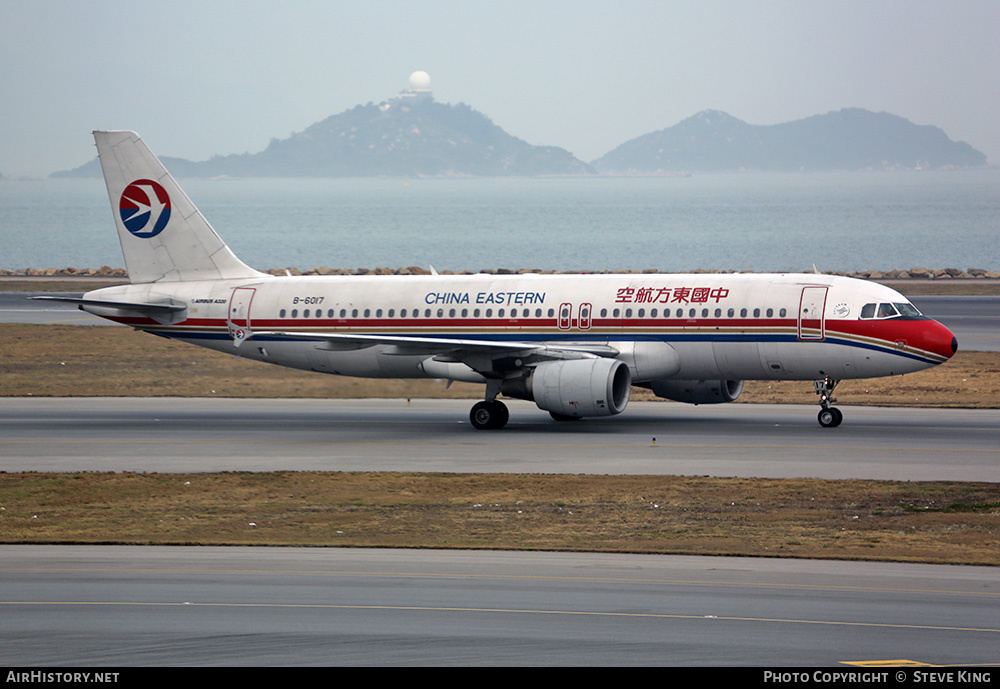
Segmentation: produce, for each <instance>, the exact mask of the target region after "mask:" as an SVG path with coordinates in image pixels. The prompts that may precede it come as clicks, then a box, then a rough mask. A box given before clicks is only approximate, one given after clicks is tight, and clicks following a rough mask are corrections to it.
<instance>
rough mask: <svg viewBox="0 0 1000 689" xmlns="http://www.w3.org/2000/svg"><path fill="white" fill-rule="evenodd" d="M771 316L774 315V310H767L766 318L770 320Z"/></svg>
mask: <svg viewBox="0 0 1000 689" xmlns="http://www.w3.org/2000/svg"><path fill="white" fill-rule="evenodd" d="M773 315H774V309H768V310H767V317H768V318H770V317H771V316H773Z"/></svg>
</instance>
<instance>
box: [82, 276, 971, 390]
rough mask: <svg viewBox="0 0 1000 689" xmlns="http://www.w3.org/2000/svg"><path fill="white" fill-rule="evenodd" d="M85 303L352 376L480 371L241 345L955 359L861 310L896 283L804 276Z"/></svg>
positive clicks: (361, 281) (462, 281)
mask: <svg viewBox="0 0 1000 689" xmlns="http://www.w3.org/2000/svg"><path fill="white" fill-rule="evenodd" d="M88 296H91V297H96V298H102V299H108V300H112V299H120V300H123V301H147V302H155V301H158V300H163V299H165V298H171V299H173V300H176V301H180V302H184V303H186V304H187V305H188V306H187V311H186V312H185V313H184V317H183V318H181V319H175V321H176V322H173V323H166V324H165V323H157V322H155V321H153V320H150V319H144V318H135V317H115V316H114V315H113V314H104V315H108V316H109V317H112V318H114V320H118V321H120V322H125V323H128V324H130V325H133V326H136V327H138V328H141V329H144V330H148V331H151V332H156V333H158V334H161V335H165V336H168V337H173V338H177V339H181V340H185V341H188V342H191V343H193V344H198V345H202V346H206V347H211V348H213V349H217V350H219V351H224V352H229V353H236V354H239V355H241V356H245V357H248V358H253V359H259V360H261V361H268V362H271V363H275V364H280V365H284V366H292V367H295V368H301V369H306V370H314V371H319V372H324V373H335V374H341V375H349V376H364V377H394V378H411V377H434V378H440V377H452V378H455V379H459V380H479V378H477V377H476V376H475V375H471V374H467V373H466V372H465V369H464V367H463V366H464V365H459V366H457V367H452V368H451V369H442V368H440V367H434V366H430V365H429V366H427V367H426V369H427V370H425V367H423V366H422V365H421V364H422V363H423V362H425V361H426V360H428V359H429V356H428V355H427V354H421V353H417V354H412V353H406V352H405V351H399V349H398V348H397V347H395V346H394V345H391V344H372V345H368V346H359V345H357V344H355V345H350V346H348V345H343V346H331V344H330V343H329V342H325V341H322V340H320V339H316V340H315V341H311V340H309V339H308V338H305V337H295V338H286V337H281V336H279V335H270V336H260V337H253V338H252V339H247V340H246V341H245V342H244V341H242V339H241V338H242V337H245V336H246V335H251V334H253V333H255V332H260V331H266V332H275V331H280V332H282V333H296V334H298V335H304V334H307V333H317V334H323V333H345V334H366V335H385V336H409V337H428V338H435V337H438V338H440V337H446V338H474V339H476V340H480V341H501V342H502V341H508V342H510V341H516V342H527V343H548V344H552V343H591V344H607V345H610V346H612V347H614V348H616V349H617V350H619V352H620V354H619V355H618V358H620V359H623V360H624V361H626V363H628V365H629V367H630V368H631V369H632V379H633V381H634V382H640V383H641V382H644V381H649V380H653V379H660V378H674V379H682V380H689V379H733V380H754V379H800V380H811V379H816V378H822V377H824V376H829V377H831V378H835V379H846V378H868V377H876V376H887V375H894V374H901V373H908V372H912V371H916V370H920V369H923V368H927V367H929V366H932V365H935V364H937V363H941V362H942V361H944V360H946V359H947V358H948V357H949V356H950V355H951V353H950V352H946V351H943V350H942V346H943V345H942V344H941V341H943V340H944V339H947V337H946V336H945V334H942V333H937V331H936V330H935V337H930V338H929V337H928V336H927V334H926V333H927V330H928V328H934V327H935V326H936V327H937V329H939V330H944V331H945V332H947V331H946V329H944V328H943V326H940V324H938V323H936V322H935V321H931V320H929V319H926V318H919V319H905V318H901V317H896V318H892V319H885V320H878V319H862V318H861V317H860V316H861V311H862V308H863V307H864V305H865V304H871V303H876V304H878V303H905V302H906V299H905V298H904V297H902V295H900V294H899V293H897V292H895V291H894V290H891V289H889V288H887V287H884V286H881V285H878V284H873V283H868V282H864V281H860V280H854V279H850V278H843V277H831V276H824V275H813V274H781V275H770V274H764V275H757V274H612V275H536V274H526V275H515V276H495V275H487V274H479V275H455V276H451V275H449V276H345V277H273V278H266V279H260V280H213V281H193V282H160V283H153V284H143V285H127V286H122V287H114V288H108V289H104V290H100V291H99V292H92V293H90V294H89V295H88ZM240 329H242V330H243V333H242V335H241V336H240V337H237V335H236V332H237V331H238V330H240ZM947 335H948V336H950V333H947ZM939 340H940V341H939ZM668 350H669V353H668ZM665 353H666V356H663V354H665ZM449 370H450V371H451V372H452V373H453V375H443V374H447V373H448V371H449Z"/></svg>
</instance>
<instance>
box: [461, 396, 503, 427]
mask: <svg viewBox="0 0 1000 689" xmlns="http://www.w3.org/2000/svg"><path fill="white" fill-rule="evenodd" d="M508 419H510V412H509V411H508V410H507V405H506V404H504V403H503V402H500V401H499V400H495V399H494V400H485V401H483V402H477V403H476V404H475V405H474V406H473V407H472V411H470V412H469V420H470V421H472V425H473V426H475V427H476V428H477V429H479V430H481V431H491V430H495V429H498V428H503V427H504V426H506V425H507V420H508Z"/></svg>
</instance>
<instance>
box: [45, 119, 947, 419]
mask: <svg viewBox="0 0 1000 689" xmlns="http://www.w3.org/2000/svg"><path fill="white" fill-rule="evenodd" d="M94 138H95V141H96V143H97V150H98V156H99V158H100V163H101V168H102V170H103V172H104V179H105V182H106V184H107V190H108V197H109V199H110V201H111V206H112V209H113V214H114V217H115V225H116V226H117V229H118V237H119V239H120V241H121V246H122V251H123V253H124V256H125V263H126V268H127V270H128V275H129V280H130V284H127V285H119V286H115V287H107V288H103V289H98V290H93V291H90V292H87V293H86V294H84V295H83V297H81V298H74V297H57V296H45V297H34V298H37V299H54V300H59V301H69V302H72V303H75V304H77V305H78V308H80V309H82V310H84V311H87V312H89V313H92V314H95V315H97V316H102V317H104V318H107V319H110V320H112V321H115V322H118V323H122V324H125V325H129V326H132V327H133V328H136V329H139V330H142V331H145V332H149V333H152V334H154V335H160V336H163V337H168V338H173V339H177V340H182V341H184V342H188V343H191V344H195V345H200V346H203V347H208V348H211V349H214V350H218V351H220V352H226V353H229V354H235V355H238V356H243V357H246V358H249V359H255V360H258V361H264V362H268V363H272V364H278V365H281V366H289V367H292V368H298V369H304V370H308V371H317V372H320V373H328V374H335V375H343V376H360V377H370V378H433V379H446V380H448V381H449V384H450V381H465V382H470V383H479V384H483V385H485V394H484V397H483V400H482V401H479V402H477V403H476V404H475V405H474V406H473V407H472V409H471V411H470V413H469V418H470V421H471V424H472V426H473V427H475V428H477V429H480V430H492V429H499V428H502V427H504V426H505V425H506V424H507V422H508V419H509V411H508V409H507V406H506V405H505V404H504V403H503V402H502V401H500V400H499V399H498V397H500V396H501V395H503V396H506V397H510V398H516V399H522V400H529V401H533V402H534V403H535V404H536V405H537V406H538V408H539V409H542V410H544V411H547V412H549V414H550V415H551V416H552V418H553V419H555V420H557V421H572V420H577V419H581V418H584V417H592V416H593V417H600V416H611V415H615V414H619V413H621V412H623V411H624V410H625V408H626V406H627V405H628V402H629V397H630V394H631V388H632V386H633V385H634V386H639V387H643V388H648V389H649V390H651V391H652V392H653V394H655V395H656V396H658V397H661V398H665V399H670V400H675V401H680V402H687V403H691V404H714V403H725V402H732V401H734V400H736V399H737V398H738V397H739V396H740V394H741V392H742V391H743V385H744V383H743V381H745V380H802V381H813V387H814V390H815V391H816V393H817V394H818V395H819V405H820V411H819V414H818V420H819V423H820V425H821V426H823V427H827V428H834V427H837V426H839V425H840V424H841V422H842V421H843V413H842V412H841V411H840V410H839V409H838V408H837V407H834V406H833V404H832V403H833V402H835V401H836V400H835V399H834V398H833V392H834V389H835V388H836V386H837V384H838V382H840V381H841V380H845V379H852V378H874V377H880V376H894V375H900V374H905V373H910V372H913V371H919V370H921V369H926V368H930V367H932V366H936V365H938V364H941V363H944V362H945V361H947V360H948V359H950V358H951V357H952V356H953V355H954V354H955V352H956V351H957V350H958V340H957V339H956V337H955V336H954V335H953V334H952V333H951V331H949V330H948V328H946V327H945V326H944V325H942V324H941V323H939V322H937V321H935V320H932V319H930V318H928V317H926V316H923V315H922V314H921V313H920V312H919V311H918V310H917V309H916V308H915V307H914V306H913V305H912V304H911V303H910V302H909V301H908V300H907V299H906V298H905V297H904V296H903V295H901V294H900V293H898V292H896V291H895V290H893V289H890V288H889V287H885V286H883V285H879V284H876V283H870V282H867V281H863V280H858V279H852V278H846V277H839V276H829V275H821V274H818V272H817V273H788V274H650V273H643V274H597V275H583V274H581V275H540V274H522V275H493V274H478V275H438V274H436V273H433V274H431V275H408V276H369V275H362V276H296V277H292V276H287V277H286V276H274V275H270V274H267V273H263V272H260V271H257V270H255V269H253V268H251V267H249V266H247V265H246V264H244V263H243V262H242V261H240V259H238V258H237V257H236V256H235V254H233V252H232V251H231V250H230V249H229V247H228V246H226V244H225V243H224V242H223V241H222V239H221V238H220V237H219V235H218V234H216V232H215V230H214V229H213V228H212V226H211V225H210V224H209V223H208V221H207V220H206V219H205V218H204V216H203V215H202V214H201V213H200V212H199V211H198V209H197V208H196V207H195V205H194V204H193V203H192V202H191V200H190V199H189V198H188V197H187V195H186V194H185V193H184V192H183V191H182V189H181V187H180V186H179V185H178V184H177V182H176V180H174V178H173V177H172V176H171V175H170V174H169V173H168V172H167V170H166V168H164V166H163V165H162V164H161V163H160V161H159V160H158V159H157V157H156V156H155V155H154V154H153V153H152V152H151V151H150V149H149V148H148V147H147V146H146V144H145V142H143V140H142V139H141V138H140V137H139V136H138V135H137V134H136V133H134V132H131V131H95V132H94Z"/></svg>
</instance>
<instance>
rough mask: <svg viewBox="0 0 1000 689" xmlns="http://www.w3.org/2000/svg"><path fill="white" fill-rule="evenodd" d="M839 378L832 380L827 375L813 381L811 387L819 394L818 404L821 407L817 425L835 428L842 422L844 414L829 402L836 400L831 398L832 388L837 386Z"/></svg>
mask: <svg viewBox="0 0 1000 689" xmlns="http://www.w3.org/2000/svg"><path fill="white" fill-rule="evenodd" d="M839 382H840V381H839V380H833V379H832V378H830V376H827V377H826V378H824V379H823V380H817V381H814V382H813V387H814V388H815V389H816V394H817V395H819V406H820V407H822V409H820V410H819V416H818V417H817V418H818V419H819V425H820V426H822V427H823V428H836V427H837V426H839V425H840V424H841V422H843V420H844V414H843V413H842V412H841V411H840V410H839V409H837V408H836V407H831V406H830V403H831V402H836V401H837V400H835V399H834V398H833V389H834V388H835V387H837V383H839Z"/></svg>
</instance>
